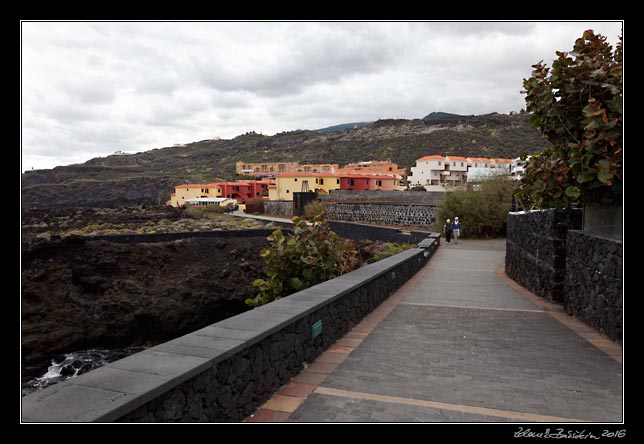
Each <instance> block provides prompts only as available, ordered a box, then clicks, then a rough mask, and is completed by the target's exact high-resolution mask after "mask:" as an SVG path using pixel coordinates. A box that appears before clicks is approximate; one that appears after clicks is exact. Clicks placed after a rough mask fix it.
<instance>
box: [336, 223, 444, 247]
mask: <svg viewBox="0 0 644 444" xmlns="http://www.w3.org/2000/svg"><path fill="white" fill-rule="evenodd" d="M329 226H330V227H331V229H332V230H333V231H334V232H335V233H337V234H338V236H340V237H343V238H345V239H351V240H353V241H361V240H372V241H376V240H378V241H382V242H393V243H397V244H404V243H407V244H414V245H416V244H418V243H419V242H421V241H422V240H423V239H425V238H426V237H427V236H429V235H430V234H431V232H429V231H420V230H419V231H401V230H398V229H396V228H387V227H379V226H376V225H366V224H356V223H351V222H340V221H334V220H331V221H329Z"/></svg>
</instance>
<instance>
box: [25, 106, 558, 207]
mask: <svg viewBox="0 0 644 444" xmlns="http://www.w3.org/2000/svg"><path fill="white" fill-rule="evenodd" d="M430 116H431V115H430ZM428 117H429V116H428ZM546 146H548V142H547V141H546V140H545V139H544V138H543V137H542V136H541V135H540V133H539V132H538V131H537V130H536V129H534V128H532V127H530V122H529V115H528V114H515V115H504V114H489V115H484V116H438V117H436V116H433V117H432V118H427V119H413V120H393V119H387V120H378V121H376V122H373V123H371V124H369V125H365V126H361V127H358V128H351V129H345V130H342V131H334V132H325V133H318V132H315V131H308V130H298V131H290V132H284V133H279V134H276V135H274V136H264V135H262V134H257V133H254V132H249V133H247V134H244V135H241V136H239V137H236V138H234V139H232V140H206V141H200V142H194V143H191V144H187V145H186V146H185V147H169V148H162V149H153V150H148V151H145V152H140V153H136V154H129V155H119V156H117V155H113V156H108V157H102V158H96V159H91V160H89V161H87V162H85V163H84V164H79V165H70V166H64V167H57V168H54V169H52V170H36V171H28V172H26V173H24V174H23V175H22V204H23V207H27V208H31V207H56V206H69V205H73V206H93V207H98V206H102V207H122V206H127V205H140V204H159V203H161V204H162V203H164V202H165V201H167V200H168V199H169V196H170V193H171V192H173V191H174V186H176V185H179V184H182V183H207V182H212V181H215V180H222V179H227V180H228V179H235V162H237V161H238V160H245V161H251V160H252V161H280V160H289V161H293V160H298V161H301V162H317V163H322V162H329V161H333V162H336V163H338V164H346V163H349V162H356V161H361V160H387V159H391V160H392V161H394V162H397V163H398V164H399V165H400V166H401V167H403V168H409V167H411V166H413V165H415V160H416V159H418V158H420V157H423V156H426V155H431V154H453V155H464V156H480V157H483V156H485V157H516V156H518V155H519V154H520V153H521V152H526V153H532V152H537V151H541V150H542V149H544V148H545V147H546Z"/></svg>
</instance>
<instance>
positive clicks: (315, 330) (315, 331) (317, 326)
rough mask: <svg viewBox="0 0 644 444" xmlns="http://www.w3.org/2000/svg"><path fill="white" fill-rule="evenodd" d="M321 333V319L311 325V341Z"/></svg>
mask: <svg viewBox="0 0 644 444" xmlns="http://www.w3.org/2000/svg"><path fill="white" fill-rule="evenodd" d="M321 333H322V319H320V320H319V321H317V322H316V323H314V324H313V325H311V341H313V340H314V339H315V338H317V337H318V336H320V334H321Z"/></svg>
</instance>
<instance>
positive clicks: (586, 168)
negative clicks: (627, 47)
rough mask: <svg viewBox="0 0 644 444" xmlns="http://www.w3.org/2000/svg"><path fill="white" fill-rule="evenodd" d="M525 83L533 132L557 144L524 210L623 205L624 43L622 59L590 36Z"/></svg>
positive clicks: (529, 186)
mask: <svg viewBox="0 0 644 444" xmlns="http://www.w3.org/2000/svg"><path fill="white" fill-rule="evenodd" d="M556 54H557V56H558V57H557V59H556V60H554V61H553V63H552V68H548V67H547V66H546V65H544V64H543V61H541V62H539V63H537V64H536V65H533V68H534V70H533V72H532V76H531V77H530V78H528V79H524V81H523V86H524V91H522V92H523V93H525V94H526V104H527V110H528V112H530V113H532V121H531V123H532V125H533V126H535V127H538V128H539V130H540V131H541V132H542V133H543V134H544V135H545V136H546V138H547V139H548V140H549V141H550V143H552V147H550V148H548V149H546V150H544V151H543V152H541V153H538V154H535V155H533V156H532V157H531V158H530V159H529V160H528V161H527V163H526V169H525V174H524V175H523V178H522V180H521V187H520V189H519V190H518V192H517V194H516V197H517V199H518V200H519V201H520V202H521V204H522V206H523V207H524V208H526V207H527V208H535V207H536V208H551V207H554V208H562V207H570V206H571V205H572V204H575V203H581V204H588V203H601V204H619V203H621V198H622V197H621V196H622V174H623V173H622V171H623V168H622V101H623V98H622V96H623V94H622V37H621V36H620V39H619V43H618V44H617V46H616V49H615V51H613V50H612V47H611V46H610V45H609V44H608V43H607V42H606V37H603V36H601V35H599V34H597V35H596V34H595V33H594V32H593V31H592V30H587V31H585V32H584V33H583V35H582V37H581V38H579V39H577V40H576V42H575V45H574V47H573V51H572V52H560V51H557V52H556Z"/></svg>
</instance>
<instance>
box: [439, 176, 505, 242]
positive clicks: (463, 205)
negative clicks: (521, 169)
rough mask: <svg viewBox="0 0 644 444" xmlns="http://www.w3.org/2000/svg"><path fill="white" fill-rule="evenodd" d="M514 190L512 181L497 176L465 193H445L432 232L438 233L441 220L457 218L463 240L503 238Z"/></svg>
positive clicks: (473, 185) (461, 191)
mask: <svg viewBox="0 0 644 444" xmlns="http://www.w3.org/2000/svg"><path fill="white" fill-rule="evenodd" d="M516 187H517V183H516V181H515V180H512V179H509V178H507V177H503V176H498V177H492V178H489V179H487V180H484V181H481V182H480V183H475V184H469V187H468V189H467V190H459V191H450V192H447V193H446V196H445V199H444V200H443V202H442V203H441V206H440V207H439V209H438V212H437V214H436V222H435V223H434V226H433V227H432V229H433V230H435V231H440V232H442V231H443V226H444V225H445V220H446V219H450V220H452V221H453V220H454V217H456V216H458V218H459V220H460V221H461V224H462V225H463V228H462V231H461V235H464V237H479V238H480V237H483V238H485V237H499V236H505V233H506V225H507V217H508V212H509V211H510V210H511V209H512V193H513V192H514V190H515V189H516Z"/></svg>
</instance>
